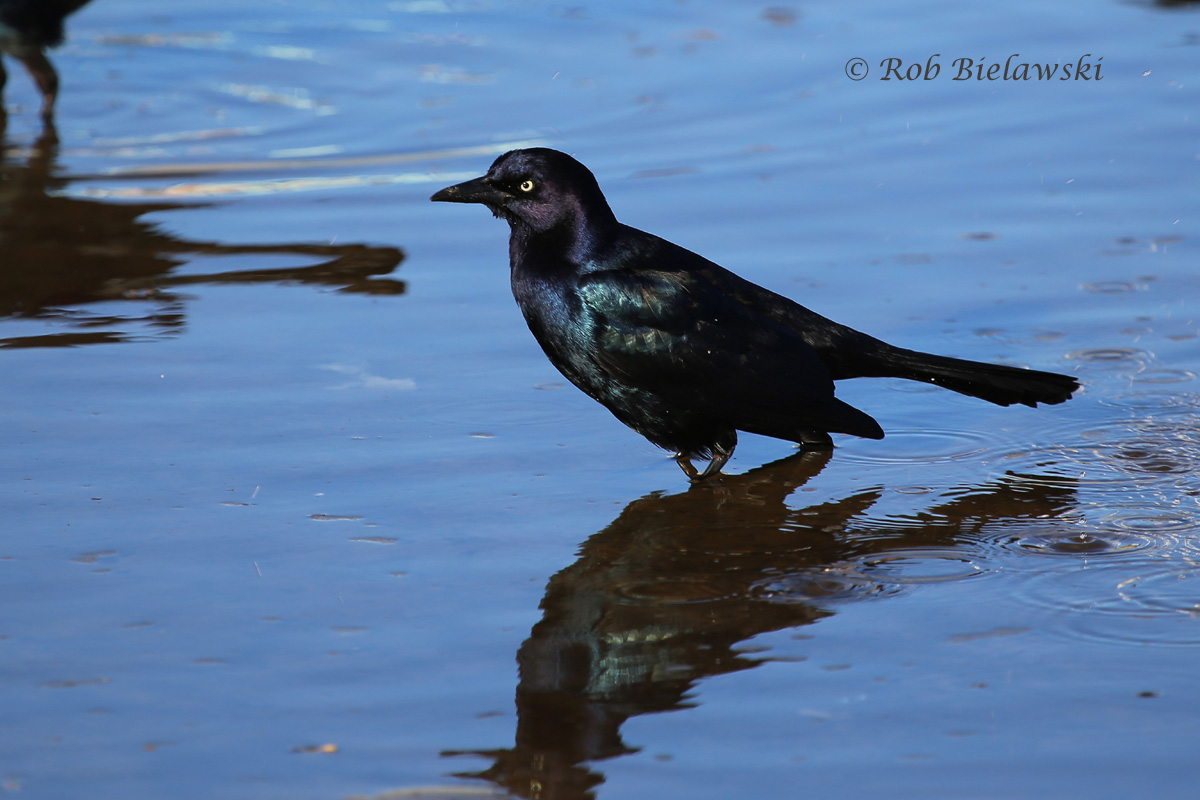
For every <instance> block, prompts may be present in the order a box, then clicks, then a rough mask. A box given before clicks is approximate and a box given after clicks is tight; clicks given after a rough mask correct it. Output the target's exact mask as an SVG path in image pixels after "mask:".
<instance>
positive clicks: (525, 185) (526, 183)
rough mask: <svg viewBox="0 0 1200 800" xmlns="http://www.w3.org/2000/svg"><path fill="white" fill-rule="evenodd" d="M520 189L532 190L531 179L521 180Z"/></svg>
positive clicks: (523, 190) (524, 190)
mask: <svg viewBox="0 0 1200 800" xmlns="http://www.w3.org/2000/svg"><path fill="white" fill-rule="evenodd" d="M521 191H522V192H532V191H533V181H531V180H529V179H528V178H526V179H525V180H523V181H521Z"/></svg>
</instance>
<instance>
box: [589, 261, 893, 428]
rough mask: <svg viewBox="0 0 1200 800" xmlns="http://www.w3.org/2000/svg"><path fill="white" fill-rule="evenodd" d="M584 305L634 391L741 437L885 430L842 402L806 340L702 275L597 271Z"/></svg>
mask: <svg viewBox="0 0 1200 800" xmlns="http://www.w3.org/2000/svg"><path fill="white" fill-rule="evenodd" d="M579 296H580V298H581V300H582V302H583V306H584V308H585V309H586V312H587V313H588V314H589V315H590V316H591V318H592V320H593V322H594V328H593V330H594V336H595V342H594V347H595V351H594V352H595V358H596V361H597V363H598V364H599V366H600V367H601V368H602V369H604V370H606V371H607V372H609V373H610V374H612V375H614V376H615V377H618V378H620V379H621V380H623V381H625V382H627V383H630V384H632V385H634V386H637V387H639V388H642V389H645V390H647V391H650V392H653V393H655V394H658V395H661V396H663V397H665V398H667V399H670V400H672V401H673V402H676V403H681V404H686V405H687V407H689V408H705V409H708V410H709V411H710V412H711V413H712V414H713V415H714V416H716V417H718V418H720V419H725V420H729V421H731V422H732V423H733V424H734V425H735V426H736V427H738V428H739V429H741V430H750V431H754V432H759V433H768V434H769V435H776V436H781V435H783V436H786V435H788V432H789V431H795V430H799V429H802V428H804V427H805V425H801V424H799V423H800V422H805V423H807V426H808V427H811V428H820V429H822V430H832V431H841V432H845V433H858V434H859V435H875V431H876V430H877V429H878V426H877V425H876V424H875V423H874V421H873V420H871V419H870V417H867V416H866V415H865V414H862V413H861V412H858V411H855V410H854V409H852V408H851V407H850V406H847V405H846V404H844V403H842V402H840V401H838V400H836V399H835V398H834V395H833V381H832V379H831V378H830V375H829V371H828V369H827V368H826V367H825V365H824V363H823V362H822V361H821V358H820V356H819V355H818V353H817V351H816V350H814V349H813V348H812V347H811V346H809V345H808V344H806V343H805V341H804V339H803V338H801V337H800V336H799V335H797V334H796V333H795V332H794V331H791V330H789V329H788V328H786V327H785V326H783V325H780V324H779V323H777V322H774V321H772V320H770V319H768V318H766V317H764V316H762V315H761V314H758V313H756V312H755V311H754V310H752V309H751V308H749V307H747V306H746V305H744V304H743V303H740V302H738V301H737V300H736V299H734V298H733V297H731V296H729V295H728V294H726V293H725V292H722V291H721V290H720V289H719V288H717V286H715V285H714V284H713V283H712V282H711V281H710V280H708V279H706V277H705V273H704V272H703V271H699V270H687V271H683V270H679V271H667V270H662V271H659V270H650V269H636V270H631V269H617V270H605V271H598V272H592V273H589V274H587V275H585V276H583V277H582V278H581V279H580V283H579ZM879 435H882V434H881V433H880V434H879Z"/></svg>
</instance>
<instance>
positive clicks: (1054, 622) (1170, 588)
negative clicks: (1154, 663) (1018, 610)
mask: <svg viewBox="0 0 1200 800" xmlns="http://www.w3.org/2000/svg"><path fill="white" fill-rule="evenodd" d="M1017 596H1018V598H1019V599H1020V600H1021V601H1023V602H1025V603H1028V604H1030V605H1033V606H1036V607H1038V608H1041V609H1043V610H1045V611H1047V612H1048V617H1049V626H1048V627H1049V630H1050V631H1051V632H1052V633H1057V634H1059V635H1063V636H1068V637H1073V638H1082V639H1088V640H1095V641H1106V642H1118V643H1122V644H1134V645H1162V646H1191V647H1195V646H1200V566H1197V564H1196V563H1194V562H1192V561H1190V560H1169V559H1164V558H1146V557H1142V558H1137V559H1131V560H1120V561H1111V562H1106V563H1101V564H1098V565H1096V566H1090V565H1089V566H1088V567H1086V568H1084V569H1079V570H1075V571H1072V572H1063V571H1062V570H1061V569H1053V570H1045V571H1040V572H1036V573H1033V574H1032V575H1031V577H1030V578H1029V579H1028V580H1027V581H1026V582H1025V584H1024V585H1023V586H1022V587H1021V589H1020V590H1019V591H1018V593H1017Z"/></svg>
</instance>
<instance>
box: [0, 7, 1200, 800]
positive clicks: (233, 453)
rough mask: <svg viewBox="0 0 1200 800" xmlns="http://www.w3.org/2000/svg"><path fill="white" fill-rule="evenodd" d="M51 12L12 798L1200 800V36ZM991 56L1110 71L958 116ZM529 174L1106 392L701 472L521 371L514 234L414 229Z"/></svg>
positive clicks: (25, 399) (10, 454) (900, 418)
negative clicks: (967, 66) (462, 187)
mask: <svg viewBox="0 0 1200 800" xmlns="http://www.w3.org/2000/svg"><path fill="white" fill-rule="evenodd" d="M68 27H69V38H68V41H67V43H66V44H65V45H64V46H63V47H62V48H60V49H59V50H57V51H56V52H55V53H54V54H53V56H52V57H53V60H54V62H55V63H56V65H57V66H58V69H59V71H60V73H61V75H62V91H61V93H60V98H59V111H58V115H57V123H56V125H55V126H52V127H44V126H43V125H42V123H41V121H40V119H39V117H38V115H37V108H38V105H39V103H40V100H39V98H38V97H37V95H36V92H35V90H34V89H33V87H32V84H31V83H30V81H29V79H28V77H27V76H26V75H25V74H24V73H23V72H21V71H20V69H19V67H17V66H16V65H15V64H14V63H12V62H11V61H10V62H7V66H9V67H10V70H9V73H10V74H9V80H8V84H7V87H6V94H5V98H4V101H5V105H6V107H7V110H8V115H7V125H6V128H5V130H4V148H5V149H4V159H3V163H2V164H0V360H2V361H3V369H4V375H5V381H4V397H5V409H6V412H7V413H6V422H7V424H6V425H4V426H3V427H2V428H0V453H2V454H3V455H0V468H2V470H3V475H4V476H5V478H6V480H5V481H4V485H5V490H4V492H3V494H0V510H2V511H3V515H4V517H3V518H4V525H3V527H2V528H0V665H2V667H0V669H2V670H3V672H2V674H3V678H4V680H3V681H2V682H0V709H3V711H2V712H0V720H2V724H0V745H2V746H0V788H2V789H3V790H4V791H5V792H8V793H12V794H13V795H14V796H22V797H36V798H41V797H46V798H58V797H82V796H97V797H121V798H128V797H171V798H190V797H196V798H209V797H226V796H229V797H289V798H295V797H314V798H316V797H356V798H358V797H376V798H383V797H387V798H399V797H410V798H419V797H435V796H436V797H443V798H444V797H478V796H512V797H524V798H531V799H533V798H537V799H538V800H548V799H549V798H556V799H567V800H569V799H570V798H586V797H599V798H624V797H629V798H645V797H663V798H676V797H677V798H689V800H691V799H692V798H727V797H742V796H746V795H748V794H749V795H752V796H756V797H757V796H764V797H791V796H798V795H803V796H805V797H818V798H820V797H843V796H845V795H847V794H860V795H861V794H879V795H887V796H895V797H921V798H943V797H944V798H960V797H973V798H1018V797H1019V798H1029V797H1037V798H1041V797H1088V798H1109V797H1111V798H1117V797H1121V798H1125V797H1141V796H1154V797H1158V798H1176V797H1178V798H1185V797H1192V796H1194V794H1195V788H1194V787H1195V785H1196V781H1197V779H1198V778H1200V768H1198V767H1197V766H1196V759H1195V755H1194V751H1195V743H1196V720H1197V719H1200V691H1198V690H1197V689H1196V688H1195V684H1196V680H1195V675H1196V664H1197V663H1198V662H1197V659H1198V658H1200V570H1198V568H1197V562H1198V560H1200V546H1198V545H1197V541H1200V539H1198V536H1200V480H1198V469H1200V468H1198V466H1197V465H1198V464H1200V429H1198V428H1197V425H1196V417H1197V411H1198V409H1200V388H1198V384H1197V373H1198V372H1200V329H1198V328H1200V322H1198V316H1200V313H1198V312H1200V278H1198V277H1197V276H1198V274H1200V273H1198V272H1197V270H1196V264H1197V250H1196V245H1195V240H1196V233H1195V226H1196V220H1195V212H1196V210H1197V207H1198V206H1197V192H1196V188H1195V187H1196V185H1197V174H1196V171H1197V168H1198V165H1200V135H1198V134H1200V128H1198V120H1197V112H1196V109H1197V108H1198V107H1200V106H1198V105H1197V102H1196V100H1197V98H1196V92H1197V86H1200V74H1198V73H1197V66H1196V65H1197V60H1196V55H1197V52H1200V51H1198V50H1197V42H1200V15H1198V12H1197V9H1196V4H1194V3H1161V4H1153V3H1140V2H1139V3H1133V2H1130V3H1125V2H1109V3H1104V4H1101V5H1099V6H1090V7H1087V8H1084V7H1082V6H1080V7H1078V8H1077V7H1075V6H1064V7H1061V8H1059V7H1047V6H1045V5H1044V4H1035V3H1031V2H1021V3H1017V4H1016V5H1013V4H1006V5H1005V6H1003V7H984V6H979V5H978V4H962V5H961V6H946V5H944V4H936V3H930V2H919V3H916V4H912V3H909V4H904V5H903V6H896V5H895V4H889V3H883V2H877V1H876V0H861V1H860V2H852V3H846V4H841V5H839V6H837V7H828V8H825V7H819V6H804V5H792V6H784V5H770V4H753V3H716V2H695V1H693V2H688V3H657V4H651V5H646V4H640V5H638V4H630V3H623V2H619V3H615V4H614V3H610V4H607V5H604V6H589V5H555V4H542V3H536V2H529V3H506V2H493V1H492V0H479V2H456V1H455V0H419V1H414V2H409V1H408V0H387V1H385V0H371V1H368V0H351V1H350V2H341V3H332V2H326V0H290V1H289V2H276V3H269V4H258V5H252V6H247V5H245V4H238V3H233V2H229V0H219V1H218V2H210V3H205V4H193V5H191V6H188V7H182V6H181V7H178V8H176V7H169V8H168V7H164V6H163V5H162V4H161V3H150V2H148V0H93V2H92V3H91V4H90V5H88V6H87V7H86V8H84V9H83V10H81V11H80V12H78V13H77V14H76V15H75V16H74V17H72V18H71V20H70V21H69V26H68ZM1014 53H1015V54H1018V55H1019V59H1020V60H1026V59H1028V60H1030V61H1043V62H1044V61H1061V62H1066V61H1070V62H1071V63H1072V64H1075V63H1076V60H1077V59H1080V58H1082V57H1084V56H1085V54H1090V57H1091V58H1092V60H1093V61H1095V60H1097V59H1100V58H1102V59H1103V61H1102V64H1103V70H1104V72H1103V75H1104V77H1103V80H1101V81H1094V80H1093V81H1088V82H1085V81H1070V82H1059V81H1052V82H1048V83H1047V82H1043V83H1037V82H1020V83H1018V82H1013V81H980V80H966V81H954V80H952V74H953V68H952V66H951V64H952V61H953V60H954V59H956V58H960V57H969V58H972V59H974V60H975V61H976V62H978V60H979V59H983V60H984V63H986V64H991V63H1003V62H1004V61H1005V59H1007V58H1008V57H1009V56H1010V54H1014ZM935 54H937V55H936V56H935ZM851 58H862V59H865V61H866V63H867V66H868V67H869V69H870V70H871V73H870V75H868V77H867V78H866V79H864V80H861V81H852V80H851V79H850V78H848V77H847V73H846V69H847V66H846V65H847V62H848V61H849V60H850V59H851ZM886 58H899V59H901V60H902V61H903V63H904V64H905V65H909V64H913V63H920V64H925V63H926V61H927V60H928V59H930V58H937V59H940V63H941V64H942V69H943V71H942V73H941V74H940V75H939V76H938V77H937V78H935V79H933V80H920V81H905V82H898V81H895V80H892V81H881V80H878V79H877V78H878V77H879V75H880V73H881V69H880V67H879V64H880V62H881V61H883V60H884V59H886ZM530 143H541V144H546V145H549V146H553V147H557V148H560V149H563V150H567V151H570V152H572V153H575V154H576V155H577V156H578V157H579V158H581V159H582V160H583V161H585V163H587V164H588V165H589V166H591V167H592V169H593V170H594V171H595V172H596V174H597V176H598V177H599V179H600V181H601V183H602V185H603V186H604V188H605V190H606V193H607V194H608V197H609V199H610V201H611V203H612V205H613V207H614V209H615V210H616V212H617V214H618V215H619V216H620V217H621V218H622V219H623V220H624V221H626V222H629V223H630V224H633V225H636V226H638V227H642V228H645V229H647V230H651V231H653V232H655V233H659V234H661V235H664V236H667V237H668V238H670V239H672V240H674V241H677V242H679V243H681V244H683V245H685V246H687V247H689V248H691V249H694V250H697V251H698V252H702V253H704V254H705V255H707V256H709V257H711V258H713V259H714V260H716V261H718V262H719V263H722V264H724V265H726V266H728V267H730V268H733V269H735V270H737V271H738V272H740V273H741V274H743V275H745V276H746V277H748V278H750V279H752V280H754V281H756V282H758V283H761V284H763V285H766V286H769V287H771V288H774V289H777V290H779V291H782V292H784V293H786V294H788V295H790V296H793V297H796V298H797V299H800V300H801V301H802V302H804V303H805V304H806V305H808V306H810V307H812V308H814V309H816V310H818V311H820V312H821V313H824V314H827V315H829V316H831V317H833V318H835V319H837V320H839V321H842V322H845V323H848V324H851V325H853V326H855V327H858V328H861V329H864V330H867V331H869V332H871V333H872V334H875V335H879V336H882V337H883V338H886V339H889V340H891V341H894V342H896V343H897V344H901V345H904V346H907V347H913V348H917V349H922V350H930V351H935V352H940V353H946V354H949V355H955V356H959V357H964V358H973V359H978V360H984V361H998V362H1005V363H1014V364H1024V365H1028V366H1030V367H1034V368H1039V369H1049V370H1055V371H1061V372H1069V373H1071V374H1074V375H1076V376H1078V378H1079V379H1080V380H1081V382H1082V383H1083V385H1084V388H1083V390H1082V391H1081V392H1080V393H1079V394H1078V395H1077V396H1076V398H1075V399H1073V400H1072V401H1071V402H1070V403H1068V404H1065V405H1063V406H1058V407H1053V408H1043V409H1037V410H1032V409H1026V408H1009V409H1003V408H997V407H994V406H989V405H987V404H985V403H981V402H978V401H973V400H970V399H968V398H963V397H960V396H957V395H953V394H950V393H948V392H944V391H941V390H938V389H935V388H933V387H930V386H926V385H917V384H908V383H904V382H900V381H858V382H854V383H851V384H846V385H843V386H840V387H839V395H840V396H841V397H842V398H843V399H846V400H847V401H848V402H850V403H852V404H853V405H855V406H857V407H860V408H863V409H864V410H866V411H867V412H868V413H871V414H872V415H873V416H875V417H876V418H877V419H879V420H880V422H881V424H882V425H883V427H884V428H885V430H886V431H887V438H885V439H884V440H882V441H863V440H854V439H850V438H845V437H843V438H842V439H840V440H839V441H838V448H837V449H836V450H835V451H834V452H833V453H832V455H830V454H825V453H815V454H795V451H794V450H793V448H792V447H791V446H790V445H789V444H788V443H785V442H778V441H773V440H767V439H762V438H758V437H752V436H746V437H744V439H743V442H742V444H741V445H740V447H739V449H738V452H737V455H736V457H735V458H734V459H733V461H731V462H730V465H729V467H728V468H727V471H728V472H729V475H728V476H726V477H724V478H723V479H721V480H720V481H714V482H711V483H708V484H704V485H697V486H688V485H687V484H686V482H685V481H684V479H683V476H682V474H681V473H680V472H679V470H678V469H677V467H676V466H675V464H674V462H673V461H672V460H671V459H670V458H668V457H666V455H665V454H663V453H661V452H659V451H657V450H655V449H654V448H653V447H651V446H650V445H648V444H647V443H645V442H644V441H642V440H641V439H640V438H639V437H637V436H636V435H634V434H632V433H631V432H629V431H627V430H625V429H624V428H623V427H622V426H620V425H619V424H618V423H617V422H615V421H614V420H613V419H612V418H611V417H610V416H609V415H608V414H607V412H605V411H604V410H603V409H600V408H599V407H597V406H596V405H595V404H594V403H592V402H591V401H590V400H588V399H587V398H585V397H583V396H582V395H581V394H580V393H579V392H578V391H576V390H575V389H574V388H573V387H571V386H570V385H568V384H566V382H565V381H564V380H563V379H562V377H561V376H559V375H558V374H557V373H556V372H555V371H554V370H553V369H552V368H551V367H550V366H549V364H548V363H547V362H546V361H545V359H544V357H543V356H542V354H541V353H540V351H538V349H537V347H536V345H535V344H534V343H533V341H532V338H531V337H530V336H529V334H528V332H527V330H526V329H525V327H524V324H523V322H522V321H521V319H520V316H519V314H518V313H517V311H516V309H515V308H514V307H513V303H512V300H511V296H510V294H509V289H508V285H507V284H508V280H507V275H506V270H505V268H504V261H505V252H506V251H505V239H506V230H505V228H504V226H503V225H502V224H501V223H499V222H497V221H496V220H493V219H491V218H490V216H489V215H488V214H487V213H486V212H485V211H483V210H482V209H479V208H471V207H457V206H453V207H448V206H443V205H441V204H439V205H434V204H431V203H429V202H428V196H429V195H430V194H431V193H432V192H433V191H434V190H435V189H437V188H439V187H441V186H443V185H446V184H448V183H451V182H454V181H457V180H461V179H463V178H466V177H470V176H474V175H477V174H480V173H481V172H482V171H483V170H485V169H486V167H487V165H488V164H489V163H490V162H491V160H492V159H493V158H494V157H495V156H496V155H497V154H498V153H501V152H503V151H505V150H507V149H509V148H511V147H516V146H523V145H526V144H530ZM662 712H671V713H662Z"/></svg>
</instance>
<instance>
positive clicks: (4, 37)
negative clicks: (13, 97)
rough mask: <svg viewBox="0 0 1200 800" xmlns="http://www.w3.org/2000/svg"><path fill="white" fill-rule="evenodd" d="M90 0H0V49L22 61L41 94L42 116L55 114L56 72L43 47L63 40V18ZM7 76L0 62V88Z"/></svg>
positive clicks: (47, 117)
mask: <svg viewBox="0 0 1200 800" xmlns="http://www.w3.org/2000/svg"><path fill="white" fill-rule="evenodd" d="M89 2H91V0H0V53H7V54H8V55H10V56H12V57H13V58H15V59H17V60H18V61H20V62H21V63H22V64H24V65H25V69H26V70H28V71H29V75H30V77H31V78H33V82H34V83H36V84H37V87H38V91H39V92H41V94H42V117H43V118H46V119H49V118H50V117H52V116H53V115H54V101H55V100H56V99H57V97H58V73H57V72H55V71H54V65H53V64H51V63H50V60H49V59H48V58H46V48H48V47H57V46H58V45H60V44H62V42H63V37H64V35H65V32H64V30H63V23H64V21H65V20H66V18H67V17H68V16H69V15H71V14H73V13H74V12H76V11H78V10H79V9H80V8H83V7H84V6H85V5H87V4H88V3H89ZM7 78H8V75H7V73H5V71H4V64H3V63H2V62H0V91H2V90H3V89H4V84H5V82H6V80H7Z"/></svg>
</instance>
